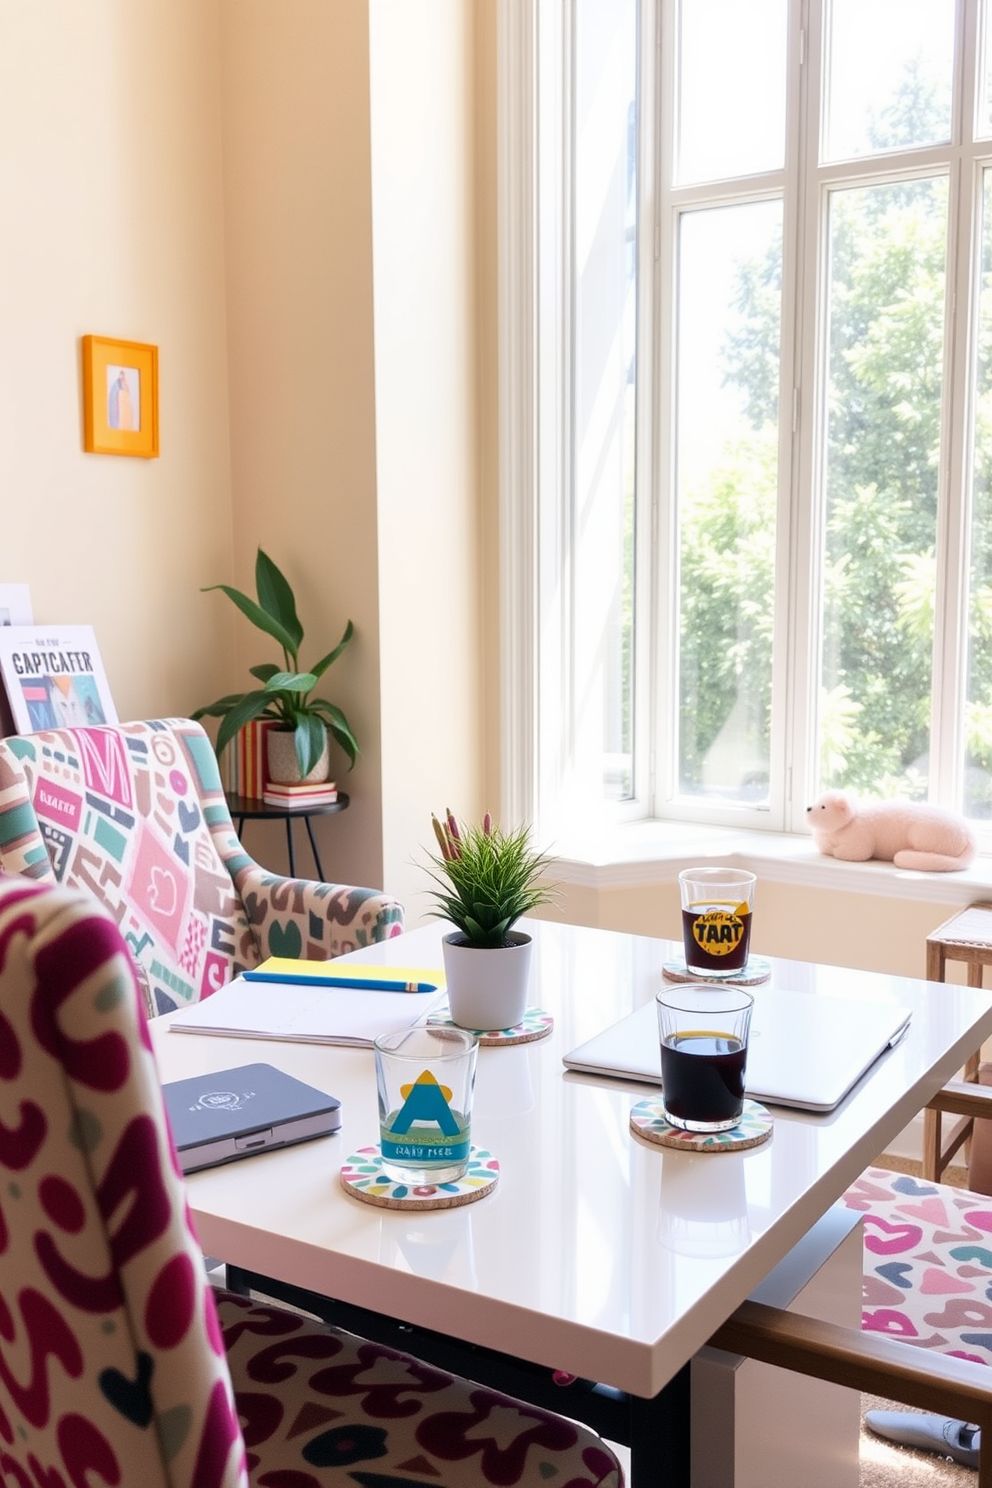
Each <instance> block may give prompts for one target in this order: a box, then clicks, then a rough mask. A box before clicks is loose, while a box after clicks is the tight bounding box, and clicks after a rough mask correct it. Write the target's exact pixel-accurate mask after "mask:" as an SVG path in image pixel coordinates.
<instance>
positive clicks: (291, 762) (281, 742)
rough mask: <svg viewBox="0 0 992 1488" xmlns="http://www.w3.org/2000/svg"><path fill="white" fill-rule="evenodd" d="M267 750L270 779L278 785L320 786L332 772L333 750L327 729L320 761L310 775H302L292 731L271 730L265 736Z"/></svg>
mask: <svg viewBox="0 0 992 1488" xmlns="http://www.w3.org/2000/svg"><path fill="white" fill-rule="evenodd" d="M265 749H266V758H267V760H268V766H269V779H270V780H272V781H275V782H276V783H277V784H278V785H319V784H320V783H321V781H324V780H326V779H327V777H328V775H329V774H330V772H331V749H330V743H329V741H328V737H327V730H326V729H325V730H324V747H323V749H322V750H321V753H320V759H319V760H318V761H317V763H316V764H315V765H314V767H313V769H312V770H311V771H310V773H309V774H308V775H301V774H300V762H299V760H298V759H297V758H296V736H295V734H294V733H293V732H292V730H291V729H278V728H271V729H269V730H268V732H267V733H266V735H265Z"/></svg>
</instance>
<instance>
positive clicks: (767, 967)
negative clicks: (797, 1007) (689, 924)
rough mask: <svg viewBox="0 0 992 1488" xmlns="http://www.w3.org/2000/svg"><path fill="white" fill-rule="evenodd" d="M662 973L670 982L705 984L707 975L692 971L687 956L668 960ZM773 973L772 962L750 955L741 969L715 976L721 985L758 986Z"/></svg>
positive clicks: (715, 979)
mask: <svg viewBox="0 0 992 1488" xmlns="http://www.w3.org/2000/svg"><path fill="white" fill-rule="evenodd" d="M661 974H662V976H663V977H665V979H666V980H667V981H669V982H698V983H702V984H703V985H705V983H706V977H704V976H697V975H696V973H695V972H694V971H690V970H689V968H688V967H687V966H686V964H685V957H684V956H680V957H679V959H678V961H666V962H665V963H664V965H663V966H662V968H661ZM771 974H772V963H771V962H770V961H763V960H762V958H761V957H760V956H749V957H748V959H747V965H746V966H742V967H741V969H740V971H733V972H731V974H730V976H725V977H719V978H717V977H714V978H713V980H714V981H719V983H720V986H721V987H724V986H727V985H729V986H731V987H756V986H757V985H758V983H759V982H767V980H768V978H769V977H770V976H771Z"/></svg>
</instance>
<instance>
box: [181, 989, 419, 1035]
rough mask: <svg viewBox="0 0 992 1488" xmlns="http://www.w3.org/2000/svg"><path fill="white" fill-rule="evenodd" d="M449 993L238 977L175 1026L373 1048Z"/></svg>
mask: <svg viewBox="0 0 992 1488" xmlns="http://www.w3.org/2000/svg"><path fill="white" fill-rule="evenodd" d="M444 997H445V992H444V989H443V988H441V989H439V990H438V991H436V992H379V991H376V992H363V991H360V990H358V989H357V988H354V987H316V986H314V987H310V986H301V985H291V984H290V983H288V982H247V981H245V980H244V978H243V977H236V978H235V980H234V981H233V982H229V983H228V984H227V986H225V987H221V989H220V991H218V992H215V993H214V994H213V995H212V996H211V997H207V998H204V1000H203V1001H202V1002H198V1003H195V1004H194V1005H193V1006H192V1007H188V1008H184V1009H183V1011H182V1012H181V1013H177V1014H175V1016H174V1017H173V1018H172V1020H171V1024H170V1026H171V1029H172V1032H173V1033H209V1034H220V1035H222V1036H228V1037H231V1038H266V1039H289V1040H290V1041H292V1042H294V1043H303V1044H354V1045H358V1046H359V1047H370V1046H371V1044H372V1041H373V1039H376V1038H378V1036H379V1034H380V1033H390V1032H392V1030H393V1029H394V1028H409V1027H411V1026H412V1024H414V1023H419V1022H420V1021H421V1019H423V1018H425V1017H426V1016H427V1014H428V1013H430V1012H432V1011H433V1009H434V1008H435V1007H436V1006H437V1004H438V1003H439V1002H443V1000H444Z"/></svg>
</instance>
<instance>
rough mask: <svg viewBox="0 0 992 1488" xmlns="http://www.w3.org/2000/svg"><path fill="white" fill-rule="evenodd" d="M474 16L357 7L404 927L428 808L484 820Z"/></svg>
mask: <svg viewBox="0 0 992 1488" xmlns="http://www.w3.org/2000/svg"><path fill="white" fill-rule="evenodd" d="M476 7H477V0H418V3H417V4H413V5H411V4H410V3H409V0H372V3H371V5H370V7H369V16H370V31H369V34H370V53H371V59H370V60H371V65H370V75H371V104H372V221H373V262H374V275H373V280H374V301H375V371H376V376H375V395H376V471H377V481H378V502H379V616H380V625H379V642H380V664H381V667H382V799H383V824H384V826H383V830H384V863H385V882H386V883H387V885H388V886H389V887H391V888H392V889H393V890H394V891H395V892H396V893H398V894H399V896H400V898H401V899H402V900H403V901H404V903H405V904H406V906H407V914H408V917H409V921H410V923H414V922H415V921H416V920H417V918H418V917H419V916H421V915H422V914H423V913H424V911H425V910H426V909H427V905H428V901H427V898H426V894H425V890H426V886H427V880H426V876H425V874H424V872H423V868H422V867H421V866H418V865H421V864H423V862H424V861H425V856H424V851H423V849H424V848H425V847H426V846H427V845H428V844H429V843H431V842H432V841H433V838H432V835H431V827H430V817H431V812H432V811H435V812H440V811H443V810H444V808H445V807H446V806H450V807H451V808H452V809H453V810H454V811H456V812H457V813H458V814H459V815H462V814H464V815H467V816H475V817H478V816H481V813H482V810H483V809H484V807H483V805H482V758H483V738H482V729H481V708H482V682H481V679H482V675H483V650H482V595H481V589H480V580H479V574H480V533H481V531H482V528H481V524H480V502H481V495H480V485H481V467H480V458H479V423H478V415H477V407H478V396H479V381H480V377H481V375H482V372H483V368H484V365H485V363H484V361H483V355H484V353H483V350H482V349H481V348H480V342H479V339H478V337H477V335H476V329H475V325H476V311H477V305H478V300H479V296H480V293H481V290H480V281H479V277H478V273H477V268H476V258H477V252H476V233H477V230H478V221H477V218H476V212H475V205H474V189H473V182H474V178H475V175H476V173H477V170H478V157H477V153H476V127H475V102H474V89H473V76H474V61H473V58H474V49H475V26H476V24H477V23H478V24H480V25H481V24H482V23H483V21H484V20H485V19H486V18H487V17H488V7H480V9H479V11H478V14H477V11H476Z"/></svg>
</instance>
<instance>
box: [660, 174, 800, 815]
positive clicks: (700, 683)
mask: <svg viewBox="0 0 992 1488" xmlns="http://www.w3.org/2000/svg"><path fill="white" fill-rule="evenodd" d="M678 255H679V257H678V261H679V279H678V304H677V315H678V320H677V337H678V341H677V344H678V356H677V369H676V377H677V384H676V388H677V424H676V427H677V456H678V458H677V477H676V479H677V500H678V531H679V620H680V625H679V690H680V691H679V701H680V718H679V751H678V758H679V789H680V792H681V793H682V794H683V795H693V796H708V797H711V798H714V799H722V800H731V801H747V802H750V803H752V804H753V803H755V802H763V801H765V800H766V799H767V796H768V771H769V753H770V750H769V726H770V710H771V674H772V609H773V604H774V597H775V587H774V559H775V507H776V492H777V487H778V385H779V343H780V339H781V333H780V324H781V284H782V204H781V202H780V201H764V202H756V203H750V204H747V205H744V206H734V207H719V208H710V209H707V210H701V211H693V212H685V213H683V215H682V219H681V223H680V229H679V244H678Z"/></svg>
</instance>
